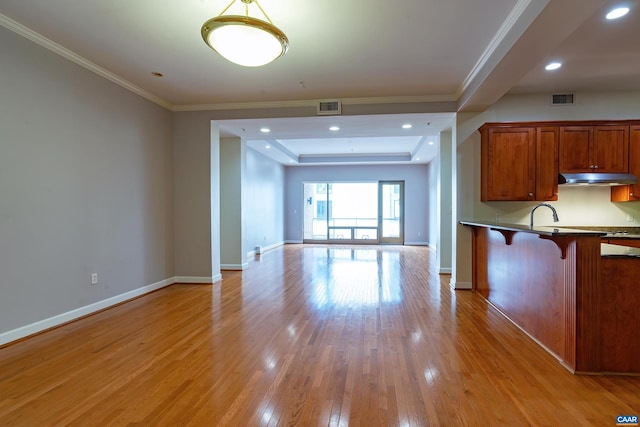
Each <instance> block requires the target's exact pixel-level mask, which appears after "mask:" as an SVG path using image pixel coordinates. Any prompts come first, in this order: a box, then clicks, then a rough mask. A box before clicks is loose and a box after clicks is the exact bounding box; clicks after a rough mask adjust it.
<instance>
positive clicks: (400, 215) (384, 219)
mask: <svg viewBox="0 0 640 427" xmlns="http://www.w3.org/2000/svg"><path fill="white" fill-rule="evenodd" d="M378 188H379V200H380V216H379V225H380V243H396V244H397V243H400V244H402V243H404V212H403V211H404V182H402V181H380V183H379V187H378Z"/></svg>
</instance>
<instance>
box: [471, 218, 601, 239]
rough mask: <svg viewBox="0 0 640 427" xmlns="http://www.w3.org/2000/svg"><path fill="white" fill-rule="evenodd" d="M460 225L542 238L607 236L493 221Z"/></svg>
mask: <svg viewBox="0 0 640 427" xmlns="http://www.w3.org/2000/svg"><path fill="white" fill-rule="evenodd" d="M460 224H462V225H468V226H472V227H485V228H491V229H494V230H505V231H521V232H524V233H533V234H539V235H542V236H606V234H607V233H606V232H604V231H595V230H579V229H575V228H564V227H558V228H555V227H548V226H534V227H533V228H530V227H529V226H528V225H523V224H509V223H502V222H491V221H460Z"/></svg>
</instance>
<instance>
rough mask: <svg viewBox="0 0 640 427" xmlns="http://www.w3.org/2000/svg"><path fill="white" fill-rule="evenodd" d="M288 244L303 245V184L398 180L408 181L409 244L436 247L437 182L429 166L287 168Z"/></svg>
mask: <svg viewBox="0 0 640 427" xmlns="http://www.w3.org/2000/svg"><path fill="white" fill-rule="evenodd" d="M285 176H286V194H285V223H286V225H285V240H286V241H289V242H301V241H302V207H303V200H302V199H303V194H302V191H303V183H304V182H307V181H327V182H354V181H378V180H381V181H382V180H398V181H405V187H404V192H405V227H404V239H405V242H406V243H414V244H435V236H434V237H433V238H432V237H431V236H429V229H428V227H429V222H430V221H431V220H430V218H429V215H430V212H434V209H435V207H429V198H430V193H431V192H434V193H435V191H436V190H435V188H436V182H435V181H433V182H432V181H430V172H429V167H428V166H427V165H375V166H369V165H367V166H352V165H350V166H308V167H296V166H290V167H287V168H286V174H285Z"/></svg>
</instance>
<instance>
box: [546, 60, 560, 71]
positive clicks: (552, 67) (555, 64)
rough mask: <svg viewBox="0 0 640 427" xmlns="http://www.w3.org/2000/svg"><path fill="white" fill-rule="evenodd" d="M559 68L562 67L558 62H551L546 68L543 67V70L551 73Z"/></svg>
mask: <svg viewBox="0 0 640 427" xmlns="http://www.w3.org/2000/svg"><path fill="white" fill-rule="evenodd" d="M560 67H562V64H561V63H560V62H551V63H549V64H547V66H546V67H544V69H545V70H547V71H553V70H557V69H558V68H560Z"/></svg>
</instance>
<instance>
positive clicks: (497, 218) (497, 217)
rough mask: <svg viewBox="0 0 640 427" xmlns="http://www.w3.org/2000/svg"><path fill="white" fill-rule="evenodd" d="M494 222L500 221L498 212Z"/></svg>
mask: <svg viewBox="0 0 640 427" xmlns="http://www.w3.org/2000/svg"><path fill="white" fill-rule="evenodd" d="M496 222H497V223H499V222H500V214H499V213H497V214H496Z"/></svg>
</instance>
